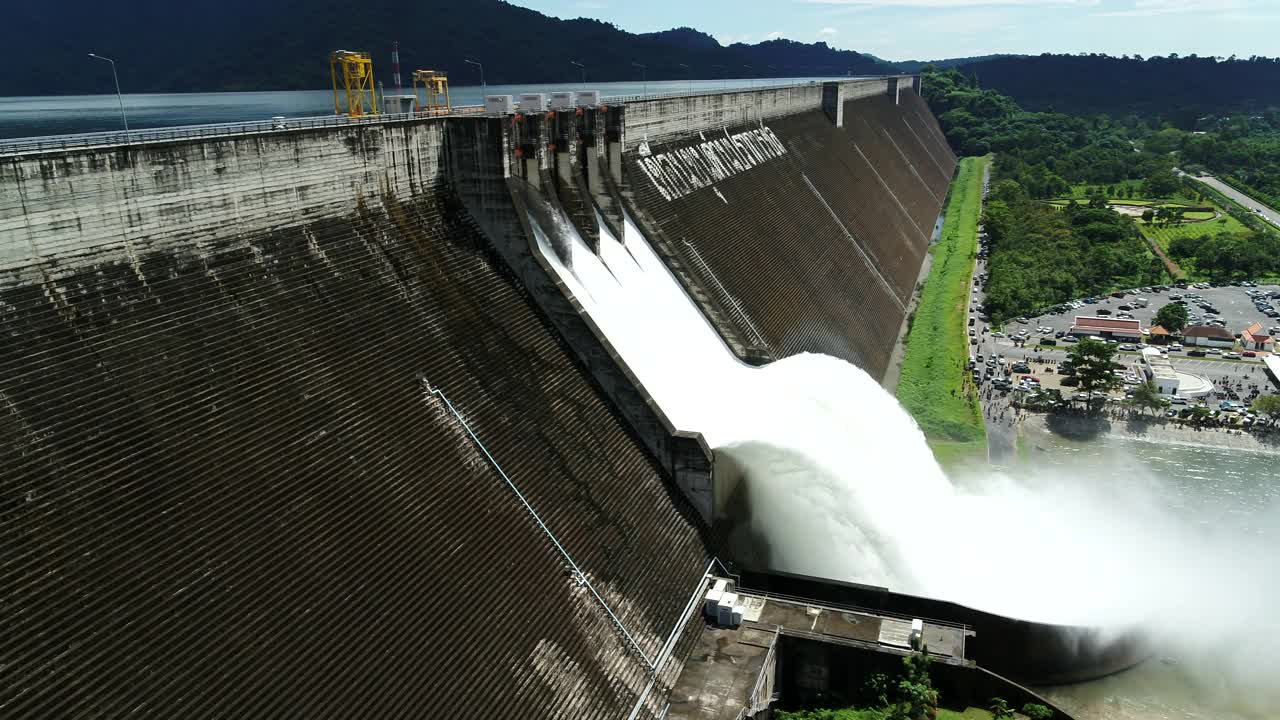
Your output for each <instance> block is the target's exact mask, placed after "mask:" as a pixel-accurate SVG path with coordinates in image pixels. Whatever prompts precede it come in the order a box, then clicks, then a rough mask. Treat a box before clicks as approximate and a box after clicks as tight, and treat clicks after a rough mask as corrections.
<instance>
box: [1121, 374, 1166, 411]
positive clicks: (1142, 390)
mask: <svg viewBox="0 0 1280 720" xmlns="http://www.w3.org/2000/svg"><path fill="white" fill-rule="evenodd" d="M1129 404H1130V405H1132V406H1133V407H1136V408H1138V409H1139V410H1142V411H1144V412H1145V411H1147V410H1152V411H1161V410H1164V409H1166V408H1168V407H1169V400H1168V399H1167V398H1165V397H1164V396H1162V395H1161V394H1160V391H1159V390H1158V389H1157V388H1156V384H1155V383H1153V382H1151V381H1147V382H1145V383H1143V384H1141V385H1139V386H1138V387H1136V388H1134V389H1133V397H1132V398H1130V399H1129Z"/></svg>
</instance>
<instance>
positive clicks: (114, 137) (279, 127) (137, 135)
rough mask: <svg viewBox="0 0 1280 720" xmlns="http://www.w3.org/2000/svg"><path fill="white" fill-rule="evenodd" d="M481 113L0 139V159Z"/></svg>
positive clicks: (475, 109)
mask: <svg viewBox="0 0 1280 720" xmlns="http://www.w3.org/2000/svg"><path fill="white" fill-rule="evenodd" d="M483 113H484V107H483V106H480V105H468V106H465V107H455V108H453V110H452V112H447V113H440V112H436V113H426V112H419V113H397V114H385V115H375V116H371V117H368V118H349V117H346V116H341V115H321V116H317V117H303V118H282V119H267V120H251V121H247V122H234V123H213V124H208V125H175V126H172V127H160V128H144V129H141V130H129V131H127V132H126V131H124V130H115V131H109V132H96V133H77V134H73V135H44V136H38V137H26V138H13V139H9V140H0V157H4V156H10V155H26V154H30V153H40V152H50V151H55V150H79V149H83V148H91V147H108V146H115V145H147V144H151V143H161V142H173V141H177V140H198V139H205V138H220V137H235V136H238V135H256V134H260V133H268V132H285V131H289V130H309V129H318V128H335V127H357V126H362V125H379V124H382V123H390V122H405V121H408V120H422V119H425V118H432V117H446V116H458V115H481V114H483Z"/></svg>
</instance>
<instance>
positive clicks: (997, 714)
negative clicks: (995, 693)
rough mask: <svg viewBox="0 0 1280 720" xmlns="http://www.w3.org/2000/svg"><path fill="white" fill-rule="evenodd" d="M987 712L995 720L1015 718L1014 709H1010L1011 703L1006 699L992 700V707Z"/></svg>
mask: <svg viewBox="0 0 1280 720" xmlns="http://www.w3.org/2000/svg"><path fill="white" fill-rule="evenodd" d="M987 710H988V711H989V712H990V713H991V717H992V718H993V719H994V720H1010V719H1011V718H1012V717H1013V709H1012V708H1010V707H1009V701H1008V700H1005V699H1004V698H991V705H990V706H989V707H988V708H987Z"/></svg>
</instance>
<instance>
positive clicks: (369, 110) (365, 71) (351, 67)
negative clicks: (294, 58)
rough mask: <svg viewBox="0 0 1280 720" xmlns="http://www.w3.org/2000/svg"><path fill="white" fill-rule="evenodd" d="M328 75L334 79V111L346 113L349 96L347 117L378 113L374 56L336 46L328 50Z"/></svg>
mask: <svg viewBox="0 0 1280 720" xmlns="http://www.w3.org/2000/svg"><path fill="white" fill-rule="evenodd" d="M329 77H330V78H331V79H332V80H333V113H334V114H335V115H342V114H343V98H344V97H345V98H346V111H345V112H346V115H347V117H353V118H357V117H364V116H365V115H377V114H378V99H377V97H376V96H375V94H374V90H373V59H372V58H370V57H369V53H367V52H355V51H352V50H334V51H333V52H331V53H329Z"/></svg>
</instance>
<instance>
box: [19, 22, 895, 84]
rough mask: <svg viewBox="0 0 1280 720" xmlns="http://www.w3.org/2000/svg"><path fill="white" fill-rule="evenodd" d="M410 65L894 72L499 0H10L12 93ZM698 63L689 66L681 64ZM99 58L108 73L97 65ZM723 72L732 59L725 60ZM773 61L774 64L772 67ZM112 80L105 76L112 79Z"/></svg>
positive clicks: (545, 75)
mask: <svg viewBox="0 0 1280 720" xmlns="http://www.w3.org/2000/svg"><path fill="white" fill-rule="evenodd" d="M395 40H399V41H400V46H401V51H400V52H401V60H402V64H403V66H404V72H406V73H407V72H410V71H411V70H412V69H415V68H432V69H436V70H445V71H447V72H448V73H449V76H450V79H451V80H452V81H453V82H454V83H455V84H459V85H461V84H468V85H478V84H479V83H480V77H479V72H478V69H477V68H476V67H475V66H473V65H468V64H467V63H466V62H465V60H466V59H468V58H470V59H474V60H477V61H479V62H482V63H484V70H485V79H486V80H487V81H488V83H489V84H490V85H495V84H501V83H541V82H547V83H550V82H577V81H578V80H579V78H580V77H581V73H580V71H579V69H578V68H577V67H576V66H574V65H572V64H570V63H571V61H574V62H581V63H583V64H585V65H586V72H587V78H588V81H590V82H603V81H615V80H637V81H638V80H640V79H641V76H642V70H641V69H640V68H637V67H635V66H634V65H633V63H639V64H642V65H647V66H648V70H647V78H648V79H649V80H683V79H685V78H686V77H690V76H692V77H695V78H721V77H729V78H745V77H797V76H819V75H820V76H836V75H846V74H849V73H852V74H855V75H858V74H868V75H874V74H882V73H884V72H885V71H886V70H885V68H884V67H883V66H881V65H879V64H878V63H877V62H876V61H875V60H874V59H872V58H869V57H866V56H863V55H860V54H858V53H856V52H850V51H847V50H836V49H834V48H832V47H829V46H828V45H827V44H826V43H822V42H817V43H808V44H805V43H798V42H793V41H790V40H770V41H767V42H762V43H759V44H755V45H744V44H734V45H731V46H729V47H722V46H721V44H720V43H719V42H717V41H716V40H715V38H713V37H711V36H710V35H708V34H706V33H703V32H698V31H696V30H692V29H689V28H677V29H675V30H671V31H667V32H662V33H652V34H648V35H637V34H633V33H628V32H624V31H623V30H621V29H619V28H617V27H616V26H614V25H611V24H609V23H604V22H600V21H597V20H589V19H576V20H561V19H558V18H553V17H548V16H546V15H543V14H541V13H538V12H535V11H533V10H529V9H526V8H522V7H518V6H516V5H512V4H510V3H506V2H500V0H466V2H458V1H457V0H417V1H415V2H407V1H406V0H365V2H361V3H355V4H353V3H350V2H338V1H337V0H309V2H306V3H278V2H257V1H256V0H217V1H216V2H215V1H214V0H187V1H186V2H180V3H174V2H169V1H168V0H132V1H131V2H128V3H125V4H123V5H121V4H120V3H115V4H113V3H101V2H96V1H92V2H91V1H90V0H67V1H66V2H62V3H36V2H16V3H6V7H5V18H4V22H0V42H3V45H4V47H5V50H6V52H7V53H8V54H9V55H10V57H14V58H38V61H32V62H26V61H25V60H24V61H22V62H20V63H19V64H18V65H13V64H12V63H10V66H9V67H8V72H5V73H0V95H44V94H70V93H87V92H107V91H108V89H109V88H110V87H111V73H110V68H107V67H106V65H105V64H101V63H95V62H94V61H92V60H90V59H88V58H87V57H86V55H85V54H86V53H87V52H96V53H99V54H101V55H106V56H108V57H112V58H114V59H115V60H116V63H117V67H118V68H119V71H120V84H121V86H122V87H123V89H124V91H125V92H135V93H136V92H192V91H217V90H295V89H321V88H326V87H328V86H329V67H328V54H329V52H330V51H331V50H336V49H348V50H364V51H367V52H371V53H373V60H374V70H375V73H376V78H377V79H378V80H382V81H384V82H385V83H386V84H387V86H388V87H390V85H391V74H390V73H391V61H390V53H391V43H392V42H393V41H395ZM681 64H684V65H687V66H689V69H686V68H684V67H681ZM99 65H101V67H100V66H99ZM715 66H720V67H715ZM770 66H772V67H770ZM104 83H105V84H104Z"/></svg>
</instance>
